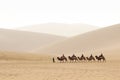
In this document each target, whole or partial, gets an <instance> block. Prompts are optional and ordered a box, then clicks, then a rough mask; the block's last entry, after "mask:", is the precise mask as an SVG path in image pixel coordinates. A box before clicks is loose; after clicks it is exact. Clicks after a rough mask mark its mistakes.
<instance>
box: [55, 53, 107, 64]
mask: <svg viewBox="0 0 120 80" xmlns="http://www.w3.org/2000/svg"><path fill="white" fill-rule="evenodd" d="M57 60H58V61H59V62H80V61H85V62H86V61H87V62H93V61H98V62H106V59H105V57H104V55H103V54H101V55H99V56H97V55H96V56H93V55H92V54H91V55H90V56H89V57H85V56H84V55H83V54H82V55H81V57H77V56H75V55H74V54H73V55H72V56H68V58H67V57H65V56H64V54H63V55H62V56H61V57H57ZM68 60H69V61H68ZM53 62H54V63H55V59H54V58H53Z"/></svg>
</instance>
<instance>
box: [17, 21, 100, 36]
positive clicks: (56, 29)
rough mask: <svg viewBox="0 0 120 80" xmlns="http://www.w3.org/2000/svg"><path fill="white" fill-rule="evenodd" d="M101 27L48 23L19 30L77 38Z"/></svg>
mask: <svg viewBox="0 0 120 80" xmlns="http://www.w3.org/2000/svg"><path fill="white" fill-rule="evenodd" d="M98 28H99V27H96V26H91V25H87V24H62V23H46V24H39V25H33V26H27V27H22V28H18V29H17V30H24V31H32V32H40V33H41V32H42V33H48V34H54V35H60V36H67V37H71V36H76V35H78V34H82V33H86V32H88V31H92V30H95V29H98Z"/></svg>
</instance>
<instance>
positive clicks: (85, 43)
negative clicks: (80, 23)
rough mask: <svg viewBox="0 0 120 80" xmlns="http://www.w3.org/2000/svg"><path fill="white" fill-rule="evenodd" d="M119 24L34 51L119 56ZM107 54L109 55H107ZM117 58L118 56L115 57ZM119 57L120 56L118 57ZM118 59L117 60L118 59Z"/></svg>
mask: <svg viewBox="0 0 120 80" xmlns="http://www.w3.org/2000/svg"><path fill="white" fill-rule="evenodd" d="M119 34H120V24H118V25H113V26H110V27H106V28H102V29H98V30H95V31H92V32H88V33H85V34H82V35H78V36H75V37H72V38H69V39H67V40H65V41H62V42H60V43H57V44H55V45H50V46H47V47H45V48H42V49H38V50H36V52H39V53H47V54H57V55H58V54H73V53H83V52H84V53H89V54H91V53H92V54H95V53H97V54H98V53H101V52H103V53H105V55H107V54H110V53H111V54H112V55H113V54H115V53H116V54H119V52H120V35H119ZM108 52H109V53H108ZM116 57H118V56H116ZM119 57H120V56H119ZM119 57H118V58H119Z"/></svg>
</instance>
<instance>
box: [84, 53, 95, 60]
mask: <svg viewBox="0 0 120 80" xmlns="http://www.w3.org/2000/svg"><path fill="white" fill-rule="evenodd" d="M86 59H87V60H88V61H95V58H94V57H93V55H92V54H91V56H90V57H86Z"/></svg>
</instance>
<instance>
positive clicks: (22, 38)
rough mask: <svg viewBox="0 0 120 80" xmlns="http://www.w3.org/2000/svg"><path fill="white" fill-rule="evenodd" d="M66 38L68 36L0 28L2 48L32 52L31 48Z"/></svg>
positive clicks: (0, 45) (0, 47)
mask: <svg viewBox="0 0 120 80" xmlns="http://www.w3.org/2000/svg"><path fill="white" fill-rule="evenodd" d="M64 39H66V38H65V37H61V36H55V35H49V34H42V33H33V32H26V31H17V30H9V29H0V50H1V51H4V50H5V51H16V52H30V51H31V49H34V48H38V47H42V46H44V45H48V44H52V43H56V42H58V41H61V40H64Z"/></svg>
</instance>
